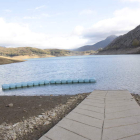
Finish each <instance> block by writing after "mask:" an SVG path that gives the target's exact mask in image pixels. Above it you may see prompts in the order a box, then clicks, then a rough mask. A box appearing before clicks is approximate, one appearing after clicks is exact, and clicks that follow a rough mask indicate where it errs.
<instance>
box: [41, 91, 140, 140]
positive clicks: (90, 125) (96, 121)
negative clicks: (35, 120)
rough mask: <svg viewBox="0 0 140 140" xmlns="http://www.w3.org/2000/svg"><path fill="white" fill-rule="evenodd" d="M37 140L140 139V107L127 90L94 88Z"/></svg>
mask: <svg viewBox="0 0 140 140" xmlns="http://www.w3.org/2000/svg"><path fill="white" fill-rule="evenodd" d="M39 140H140V107H139V105H138V104H137V103H136V101H135V100H134V99H133V97H132V96H131V94H130V93H129V92H128V91H94V92H92V93H91V94H90V95H89V96H88V97H87V98H86V99H85V100H84V101H83V102H82V103H81V104H79V105H78V106H77V107H76V108H75V109H74V110H73V111H72V112H70V113H69V114H68V115H67V116H66V117H65V118H63V119H62V120H61V121H60V122H59V123H58V124H56V125H55V126H54V127H53V128H52V129H51V130H50V131H49V132H48V133H46V134H45V135H44V136H43V137H41V138H40V139H39Z"/></svg>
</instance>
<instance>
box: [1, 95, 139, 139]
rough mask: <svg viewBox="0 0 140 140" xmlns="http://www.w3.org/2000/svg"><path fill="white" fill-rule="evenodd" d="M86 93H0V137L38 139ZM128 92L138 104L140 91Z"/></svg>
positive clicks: (79, 101) (78, 102)
mask: <svg viewBox="0 0 140 140" xmlns="http://www.w3.org/2000/svg"><path fill="white" fill-rule="evenodd" d="M89 94H90V93H82V94H77V95H59V96H53V95H50V96H0V114H1V117H0V138H2V139H3V140H7V139H8V140H13V139H14V140H19V139H20V140H30V139H31V140H38V139H39V138H40V137H41V136H42V135H43V134H45V133H46V132H48V131H49V130H50V129H51V128H52V127H53V126H54V125H56V124H57V123H58V122H59V121H60V120H61V119H63V118H64V117H65V116H66V115H67V114H68V113H69V112H71V111H72V110H73V109H74V108H75V107H76V106H77V105H78V104H80V103H81V102H82V101H83V100H84V99H85V98H86V97H87V96H88V95H89ZM131 95H132V96H133V98H134V99H135V100H136V102H137V103H138V104H139V105H140V95H138V94H132V93H131ZM19 130H20V131H19Z"/></svg>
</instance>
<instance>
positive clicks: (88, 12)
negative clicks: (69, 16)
mask: <svg viewBox="0 0 140 140" xmlns="http://www.w3.org/2000/svg"><path fill="white" fill-rule="evenodd" d="M95 13H96V12H95V11H93V10H90V9H87V10H83V11H81V12H80V15H91V14H95Z"/></svg>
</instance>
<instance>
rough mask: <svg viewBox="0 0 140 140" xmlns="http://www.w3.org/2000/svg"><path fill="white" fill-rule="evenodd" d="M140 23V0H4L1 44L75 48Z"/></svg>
mask: <svg viewBox="0 0 140 140" xmlns="http://www.w3.org/2000/svg"><path fill="white" fill-rule="evenodd" d="M139 24H140V0H0V46H6V47H25V46H30V47H37V48H42V49H43V48H60V49H72V48H76V47H81V46H83V45H87V44H94V43H96V42H97V41H100V40H102V39H105V38H106V37H107V36H109V35H121V34H124V33H127V32H128V31H129V30H131V29H133V28H135V27H136V26H138V25H139Z"/></svg>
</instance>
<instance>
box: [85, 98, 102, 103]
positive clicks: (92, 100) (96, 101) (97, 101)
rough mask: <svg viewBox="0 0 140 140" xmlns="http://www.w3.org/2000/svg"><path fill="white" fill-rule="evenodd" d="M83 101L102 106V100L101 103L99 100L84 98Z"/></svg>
mask: <svg viewBox="0 0 140 140" xmlns="http://www.w3.org/2000/svg"><path fill="white" fill-rule="evenodd" d="M84 101H89V102H92V103H99V104H104V100H102V101H101V100H96V99H90V98H86V99H85V100H84Z"/></svg>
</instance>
